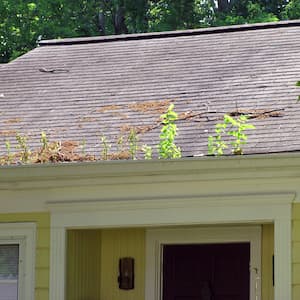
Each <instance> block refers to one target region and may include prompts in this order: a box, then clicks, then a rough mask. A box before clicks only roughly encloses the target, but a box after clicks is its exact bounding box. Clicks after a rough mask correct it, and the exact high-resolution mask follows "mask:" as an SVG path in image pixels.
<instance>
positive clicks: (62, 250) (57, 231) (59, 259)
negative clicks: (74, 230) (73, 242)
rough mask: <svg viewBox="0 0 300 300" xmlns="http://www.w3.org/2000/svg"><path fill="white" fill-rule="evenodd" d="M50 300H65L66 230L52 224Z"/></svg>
mask: <svg viewBox="0 0 300 300" xmlns="http://www.w3.org/2000/svg"><path fill="white" fill-rule="evenodd" d="M50 253H51V255H50V291H49V296H50V297H49V299H50V300H64V299H65V269H66V268H65V256H66V230H65V228H63V227H55V225H54V224H53V223H52V224H51V246H50Z"/></svg>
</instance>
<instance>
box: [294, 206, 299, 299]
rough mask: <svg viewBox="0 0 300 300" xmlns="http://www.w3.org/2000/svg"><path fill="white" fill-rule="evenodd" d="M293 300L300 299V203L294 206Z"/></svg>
mask: <svg viewBox="0 0 300 300" xmlns="http://www.w3.org/2000/svg"><path fill="white" fill-rule="evenodd" d="M292 240H293V249H292V257H293V280H292V282H293V300H299V299H300V203H297V204H294V206H293V236H292Z"/></svg>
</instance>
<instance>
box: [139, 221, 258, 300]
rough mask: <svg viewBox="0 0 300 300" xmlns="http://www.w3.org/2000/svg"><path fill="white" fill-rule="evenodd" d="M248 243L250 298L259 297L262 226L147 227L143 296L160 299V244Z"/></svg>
mask: <svg viewBox="0 0 300 300" xmlns="http://www.w3.org/2000/svg"><path fill="white" fill-rule="evenodd" d="M234 242H249V243H250V300H260V299H261V284H260V278H261V227H260V226H247V227H245V226H239V227H202V228H201V227H199V228H179V229H178V228H168V229H149V230H147V232H146V270H147V271H146V282H145V287H146V289H145V300H162V246H163V245H168V244H208V243H214V244H217V243H234Z"/></svg>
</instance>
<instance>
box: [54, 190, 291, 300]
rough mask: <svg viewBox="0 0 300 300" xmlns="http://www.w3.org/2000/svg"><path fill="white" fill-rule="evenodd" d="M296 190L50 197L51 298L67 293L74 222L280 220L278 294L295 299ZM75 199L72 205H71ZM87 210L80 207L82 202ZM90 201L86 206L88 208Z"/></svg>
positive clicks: (78, 225)
mask: <svg viewBox="0 0 300 300" xmlns="http://www.w3.org/2000/svg"><path fill="white" fill-rule="evenodd" d="M293 199H294V195H293V194H291V193H287V194H284V193H283V194H280V195H278V194H268V195H266V194H261V195H260V194H254V195H231V196H230V195H226V197H224V196H221V195H220V196H218V195H216V196H213V197H202V196H199V197H198V198H196V197H193V198H188V197H187V198H182V199H178V198H176V197H175V199H174V200H172V199H170V198H167V199H159V200H158V199H152V200H151V199H141V200H120V201H93V202H92V204H91V206H90V207H89V205H87V203H86V201H82V202H78V201H77V202H76V203H69V204H66V203H64V204H63V205H62V206H60V204H59V203H51V204H50V203H49V208H50V211H51V212H52V213H51V258H50V266H51V268H50V300H64V298H65V263H66V253H65V251H66V230H67V229H71V228H108V227H120V228H122V227H150V226H151V227H154V226H155V227H162V226H172V225H176V226H179V225H182V226H183V225H205V224H206V225H209V224H213V225H217V224H234V225H238V224H263V223H266V222H269V223H274V229H275V230H274V239H275V246H274V247H275V249H274V252H275V266H276V269H275V288H274V294H275V297H274V300H282V299H284V300H291V286H292V284H291V282H292V280H291V265H292V261H291V204H292V201H293ZM68 205H69V210H68V207H67V206H68ZM80 207H81V208H82V210H79V208H80ZM83 207H85V209H83Z"/></svg>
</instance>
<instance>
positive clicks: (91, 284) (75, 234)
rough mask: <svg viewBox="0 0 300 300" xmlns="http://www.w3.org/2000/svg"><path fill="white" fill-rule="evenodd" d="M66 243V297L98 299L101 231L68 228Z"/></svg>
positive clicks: (70, 298)
mask: <svg viewBox="0 0 300 300" xmlns="http://www.w3.org/2000/svg"><path fill="white" fill-rule="evenodd" d="M67 245H68V246H67V249H68V250H67V253H68V255H67V283H66V286H67V299H68V300H85V299H89V300H100V284H101V276H100V272H101V261H100V260H101V231H100V230H70V231H68V239H67Z"/></svg>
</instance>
